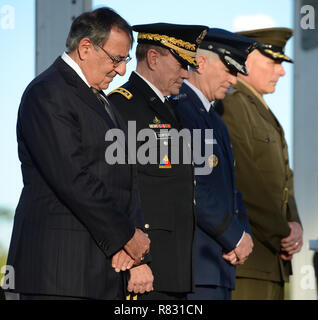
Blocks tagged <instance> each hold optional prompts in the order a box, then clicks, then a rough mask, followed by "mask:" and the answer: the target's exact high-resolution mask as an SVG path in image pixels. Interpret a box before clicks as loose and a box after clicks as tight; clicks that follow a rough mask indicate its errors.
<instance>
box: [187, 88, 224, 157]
mask: <svg viewBox="0 0 318 320" xmlns="http://www.w3.org/2000/svg"><path fill="white" fill-rule="evenodd" d="M182 92H185V93H186V95H187V97H188V98H189V99H190V100H191V104H192V105H193V106H194V108H195V110H196V112H197V113H199V114H200V116H201V118H202V120H203V121H204V122H205V124H206V126H207V128H210V129H213V136H214V137H215V138H216V141H217V142H218V144H219V146H220V148H221V149H222V150H223V152H224V153H226V150H225V147H224V143H223V139H222V137H221V136H220V134H219V128H218V125H217V124H216V123H215V121H214V119H213V116H211V115H210V114H209V113H208V112H207V110H206V109H205V107H204V105H203V103H202V101H201V100H200V98H199V97H198V95H197V94H196V93H195V92H194V91H193V90H192V89H191V88H190V87H189V86H188V85H187V84H185V83H183V85H182Z"/></svg>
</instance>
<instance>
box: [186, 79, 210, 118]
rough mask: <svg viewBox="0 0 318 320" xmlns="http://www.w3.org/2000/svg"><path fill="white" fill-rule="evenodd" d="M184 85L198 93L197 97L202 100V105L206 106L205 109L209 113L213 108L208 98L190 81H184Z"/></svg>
mask: <svg viewBox="0 0 318 320" xmlns="http://www.w3.org/2000/svg"><path fill="white" fill-rule="evenodd" d="M184 83H185V84H186V85H188V86H189V87H190V88H191V89H192V90H193V91H194V92H195V93H196V95H197V96H198V97H199V99H200V100H201V102H202V104H203V105H204V108H205V109H206V111H207V112H209V111H210V108H211V103H210V101H209V100H208V99H207V97H206V96H205V95H204V94H203V93H202V91H201V90H200V89H198V88H197V87H195V86H194V85H193V84H192V83H190V82H189V81H188V80H184Z"/></svg>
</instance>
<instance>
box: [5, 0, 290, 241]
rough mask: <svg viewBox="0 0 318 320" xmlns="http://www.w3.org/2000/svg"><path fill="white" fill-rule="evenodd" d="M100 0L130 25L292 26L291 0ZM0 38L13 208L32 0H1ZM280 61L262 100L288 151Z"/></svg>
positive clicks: (31, 50)
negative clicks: (278, 77)
mask: <svg viewBox="0 0 318 320" xmlns="http://www.w3.org/2000/svg"><path fill="white" fill-rule="evenodd" d="M63 1H67V0H63ZM105 5H106V6H109V7H111V8H113V9H115V10H116V11H117V12H118V13H119V14H120V15H122V16H123V17H124V18H125V19H126V20H127V21H128V22H129V23H130V24H131V25H134V24H144V23H153V22H170V23H180V24H200V25H207V26H209V27H217V28H223V29H227V30H229V31H242V30H248V29H252V28H262V27H293V1H292V0H279V1H277V0H266V1H251V0H240V1H237V0H223V1H219V0H198V1H193V0H191V1H190V0H182V1H179V0H178V1H176V0H160V1H149V0H138V1H125V0H124V1H118V0H116V1H112V0H108V1H102V0H94V1H93V8H96V7H100V6H105ZM61 36H62V37H65V38H66V36H67V35H66V34H65V35H61ZM0 39H1V43H2V48H1V50H0V75H1V76H0V97H1V98H0V110H1V116H0V152H1V153H0V208H1V207H5V208H9V209H12V210H13V211H14V210H15V208H16V206H17V203H18V201H19V196H20V193H21V190H22V187H23V183H22V176H21V171H20V163H19V159H18V155H17V143H16V133H15V127H16V118H17V110H18V106H19V102H20V99H21V96H22V93H23V91H24V89H25V87H26V86H27V85H28V83H29V82H30V81H31V80H32V79H33V78H34V76H35V51H36V50H35V1H34V0H23V1H21V0H0ZM134 49H135V47H134V48H133V49H132V52H131V56H132V57H134ZM286 54H287V55H288V56H290V57H293V41H292V40H291V41H289V43H288V44H287V47H286ZM135 61H136V60H135V59H133V60H132V61H131V62H130V63H129V64H128V66H127V73H126V75H125V76H124V77H119V76H117V77H118V78H115V80H114V81H113V83H112V84H111V85H110V87H109V90H107V92H109V91H110V90H112V89H115V88H117V87H118V86H120V85H122V84H123V83H125V82H126V81H127V79H128V77H129V75H130V73H131V71H132V70H134V69H135V66H136V62H135ZM52 62H53V61H52ZM283 66H284V67H285V70H286V76H285V77H284V78H281V80H280V81H279V83H278V85H277V87H276V88H277V89H276V91H277V92H276V93H274V94H272V95H267V96H265V100H266V101H267V102H268V104H269V106H270V107H271V108H272V110H273V112H274V113H275V114H276V116H277V117H278V119H279V121H280V122H281V124H282V125H283V127H284V129H285V133H286V138H287V142H288V144H289V152H290V155H291V154H292V127H291V126H292V101H293V96H292V85H293V66H292V65H291V64H288V63H284V64H283ZM11 228H12V223H5V222H4V221H1V220H0V245H1V244H2V245H3V246H4V247H8V244H9V241H10V234H11Z"/></svg>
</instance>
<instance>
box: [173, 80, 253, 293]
mask: <svg viewBox="0 0 318 320" xmlns="http://www.w3.org/2000/svg"><path fill="white" fill-rule="evenodd" d="M171 100H172V102H173V104H174V105H175V108H176V110H177V112H178V114H179V116H180V118H181V120H182V123H183V125H184V127H185V128H188V129H190V130H191V133H192V134H193V129H202V130H203V132H202V133H201V148H202V154H205V147H206V143H207V140H206V139H205V136H204V129H213V138H214V139H215V142H216V144H214V145H213V154H214V156H213V155H211V157H210V159H211V160H212V159H213V161H209V163H210V165H211V167H213V168H212V171H211V172H210V174H208V175H196V187H195V200H196V206H195V216H196V238H195V250H194V251H195V252H194V266H195V271H194V279H195V286H196V291H195V293H194V294H190V295H189V296H188V298H189V299H210V298H211V299H230V298H231V290H233V289H234V288H235V269H236V267H235V266H233V265H232V264H230V263H229V262H227V261H226V260H225V259H223V257H222V254H223V253H224V252H225V253H226V252H229V251H231V250H233V249H234V248H235V247H236V245H237V244H238V242H239V241H240V239H241V238H242V235H243V233H244V231H245V232H248V233H250V234H251V229H250V226H249V223H248V218H247V213H246V210H245V207H244V205H243V202H242V196H241V194H240V193H239V192H238V191H237V189H236V184H235V174H234V159H233V153H232V148H231V144H230V140H229V135H228V131H227V128H226V126H225V124H224V122H223V120H222V119H221V118H220V116H219V115H218V114H216V113H215V112H214V110H213V109H212V108H211V109H212V110H210V112H208V111H207V110H206V109H205V107H204V105H203V103H202V101H201V99H200V98H199V96H198V95H197V93H196V92H194V91H193V89H192V88H190V86H189V85H187V84H186V83H183V85H182V87H181V89H180V93H179V95H178V96H176V97H172V99H171ZM210 142H211V141H209V143H210ZM202 290H203V295H202V294H201V293H202Z"/></svg>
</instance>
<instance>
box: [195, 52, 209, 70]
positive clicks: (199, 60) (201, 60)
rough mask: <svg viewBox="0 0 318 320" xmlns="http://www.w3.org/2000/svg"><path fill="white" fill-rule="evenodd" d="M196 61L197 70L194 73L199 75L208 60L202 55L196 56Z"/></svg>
mask: <svg viewBox="0 0 318 320" xmlns="http://www.w3.org/2000/svg"><path fill="white" fill-rule="evenodd" d="M196 60H197V63H198V66H199V68H198V69H196V71H197V72H198V73H199V74H201V73H202V72H203V71H204V70H205V68H206V64H207V60H208V59H207V57H206V56H204V55H198V56H196Z"/></svg>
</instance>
